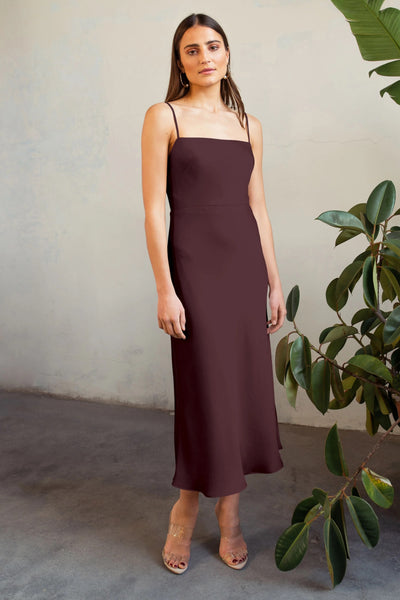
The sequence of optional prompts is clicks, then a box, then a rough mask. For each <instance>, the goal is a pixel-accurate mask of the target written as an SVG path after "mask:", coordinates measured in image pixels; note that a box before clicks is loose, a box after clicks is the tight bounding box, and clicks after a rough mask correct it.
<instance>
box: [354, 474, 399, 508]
mask: <svg viewBox="0 0 400 600" xmlns="http://www.w3.org/2000/svg"><path fill="white" fill-rule="evenodd" d="M361 481H362V482H363V485H364V488H365V491H366V492H367V494H368V496H369V497H370V498H371V500H373V501H374V502H375V504H378V506H382V508H389V507H390V506H392V504H393V498H394V489H393V486H392V484H391V483H390V481H389V479H387V478H386V477H383V476H382V475H378V474H377V473H374V471H371V469H368V467H364V468H363V469H362V471H361Z"/></svg>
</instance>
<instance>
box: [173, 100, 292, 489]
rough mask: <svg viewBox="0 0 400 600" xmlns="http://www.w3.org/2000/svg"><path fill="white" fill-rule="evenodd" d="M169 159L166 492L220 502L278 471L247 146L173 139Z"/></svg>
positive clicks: (263, 275)
mask: <svg viewBox="0 0 400 600" xmlns="http://www.w3.org/2000/svg"><path fill="white" fill-rule="evenodd" d="M167 104H168V105H169V106H170V108H171V110H172V113H173V117H174V121H175V126H176V133H177V136H178V137H177V139H176V141H175V144H174V146H173V148H172V150H171V152H170V155H169V158H168V174H167V194H168V201H169V206H170V226H169V233H168V261H169V266H170V270H171V278H172V282H173V285H174V288H175V291H176V294H177V296H178V298H179V299H180V300H181V302H182V304H183V307H184V309H185V315H186V330H185V331H184V333H185V335H186V339H182V338H174V337H173V336H171V357H172V370H173V381H174V397H175V413H174V447H175V473H174V476H173V479H172V485H173V486H175V487H178V488H182V489H185V490H197V491H200V492H202V493H203V494H204V495H205V496H210V497H219V496H227V495H229V494H234V493H236V492H240V491H241V490H243V489H244V488H245V487H246V485H247V483H246V480H245V477H244V476H245V475H246V474H248V473H272V472H274V471H278V470H279V469H280V468H281V467H282V466H283V463H282V460H281V457H280V453H279V450H280V449H281V448H282V446H281V442H280V438H279V431H278V423H277V417H276V409H275V399H274V387H273V372H272V359H271V347H270V339H269V335H270V334H268V332H267V325H266V321H267V320H268V315H267V291H268V272H267V267H266V263H265V259H264V256H263V252H262V246H261V239H260V234H259V230H258V225H257V221H256V219H255V217H254V215H253V212H252V209H251V207H250V204H249V195H248V185H249V180H250V176H251V173H252V170H253V167H254V156H253V152H252V148H251V144H250V135H249V124H248V118H247V114H246V115H245V116H246V124H247V135H248V141H242V140H231V139H219V138H207V137H179V129H178V123H177V119H176V115H175V111H174V109H173V107H172V105H171V104H169V103H168V102H167Z"/></svg>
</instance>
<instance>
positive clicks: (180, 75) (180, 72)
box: [179, 71, 189, 87]
mask: <svg viewBox="0 0 400 600" xmlns="http://www.w3.org/2000/svg"><path fill="white" fill-rule="evenodd" d="M179 79H180V81H181V84H182V85H183V87H189V83H183V79H182V71H179ZM186 79H187V77H186Z"/></svg>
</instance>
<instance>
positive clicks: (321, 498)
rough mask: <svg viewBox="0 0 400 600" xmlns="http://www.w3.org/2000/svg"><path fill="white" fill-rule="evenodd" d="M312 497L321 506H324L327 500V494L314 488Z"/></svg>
mask: <svg viewBox="0 0 400 600" xmlns="http://www.w3.org/2000/svg"><path fill="white" fill-rule="evenodd" d="M312 495H313V496H314V498H315V499H316V501H317V502H318V503H319V504H320V505H321V506H324V505H325V502H326V499H327V498H328V492H325V490H321V488H314V489H313V491H312Z"/></svg>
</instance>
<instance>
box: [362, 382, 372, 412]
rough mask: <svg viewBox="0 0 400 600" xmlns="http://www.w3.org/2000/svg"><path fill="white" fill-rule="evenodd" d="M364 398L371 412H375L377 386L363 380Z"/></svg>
mask: <svg viewBox="0 0 400 600" xmlns="http://www.w3.org/2000/svg"><path fill="white" fill-rule="evenodd" d="M363 388H364V400H365V404H366V405H367V408H368V410H369V411H370V412H371V413H374V412H375V386H374V385H372V383H367V382H366V381H364V382H363Z"/></svg>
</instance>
